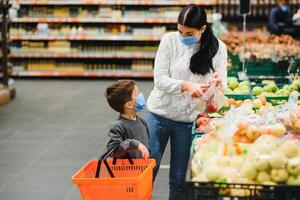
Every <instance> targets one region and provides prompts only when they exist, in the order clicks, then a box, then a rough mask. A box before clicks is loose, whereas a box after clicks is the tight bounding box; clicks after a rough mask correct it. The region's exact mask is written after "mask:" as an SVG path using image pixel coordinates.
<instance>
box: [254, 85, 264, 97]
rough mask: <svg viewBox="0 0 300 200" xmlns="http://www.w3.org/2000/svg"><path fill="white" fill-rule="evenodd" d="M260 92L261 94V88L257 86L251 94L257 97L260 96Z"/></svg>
mask: <svg viewBox="0 0 300 200" xmlns="http://www.w3.org/2000/svg"><path fill="white" fill-rule="evenodd" d="M262 92H263V88H262V87H259V86H255V87H254V88H253V89H252V93H253V95H254V96H258V95H260V94H261V93H262Z"/></svg>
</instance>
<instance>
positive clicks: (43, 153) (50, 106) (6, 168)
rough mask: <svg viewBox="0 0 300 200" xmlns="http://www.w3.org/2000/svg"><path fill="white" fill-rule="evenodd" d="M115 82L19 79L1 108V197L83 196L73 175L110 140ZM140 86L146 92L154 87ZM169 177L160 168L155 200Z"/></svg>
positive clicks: (37, 199)
mask: <svg viewBox="0 0 300 200" xmlns="http://www.w3.org/2000/svg"><path fill="white" fill-rule="evenodd" d="M112 82H113V81H77V80H72V81H63V80H48V81H40V80H18V81H17V98H16V99H15V100H14V101H13V102H11V103H10V104H9V105H6V106H5V107H2V108H0V166H1V167H0V199H3V200H18V199H22V200H41V199H43V200H48V199H49V200H53V199H60V200H79V199H80V197H79V192H78V191H77V188H75V187H74V186H73V185H72V183H71V176H72V175H73V174H74V173H75V172H76V171H77V170H78V169H79V168H80V167H81V166H83V165H84V164H85V163H86V162H87V161H88V160H90V159H95V158H97V155H98V153H99V152H101V150H102V149H103V145H104V144H105V143H106V140H107V136H106V129H107V126H108V123H110V122H111V121H112V120H113V119H114V118H115V117H116V116H117V115H116V113H114V112H112V111H111V110H110V108H109V107H108V105H107V103H106V102H105V99H104V97H103V94H104V89H105V88H106V87H107V86H108V85H109V84H111V83H112ZM138 85H139V87H140V90H141V91H143V92H144V94H145V95H146V96H148V95H149V93H150V91H151V89H152V87H153V83H152V81H138ZM167 152H168V151H167ZM168 157H169V156H168V155H166V156H165V159H164V161H163V164H168ZM167 179H168V170H167V169H162V170H160V174H159V177H158V178H157V182H156V185H159V187H156V188H157V189H156V190H155V192H154V198H153V199H157V200H158V199H159V200H163V199H167V194H168V183H167Z"/></svg>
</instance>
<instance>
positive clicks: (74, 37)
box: [10, 35, 161, 41]
mask: <svg viewBox="0 0 300 200" xmlns="http://www.w3.org/2000/svg"><path fill="white" fill-rule="evenodd" d="M160 39H161V37H158V36H132V35H107V36H103V35H102V36H99V35H65V36H64V35H11V36H10V40H81V41H84V40H87V41H89V40H98V41H160Z"/></svg>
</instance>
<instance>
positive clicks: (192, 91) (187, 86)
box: [181, 81, 209, 98]
mask: <svg viewBox="0 0 300 200" xmlns="http://www.w3.org/2000/svg"><path fill="white" fill-rule="evenodd" d="M208 88H209V84H197V83H191V82H188V81H186V82H184V83H183V84H182V88H181V90H182V92H188V93H189V95H190V96H191V97H193V98H199V97H201V96H202V95H203V94H204V93H205V92H206V91H207V89H208Z"/></svg>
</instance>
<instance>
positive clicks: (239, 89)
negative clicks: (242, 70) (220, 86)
mask: <svg viewBox="0 0 300 200" xmlns="http://www.w3.org/2000/svg"><path fill="white" fill-rule="evenodd" d="M227 86H228V87H227V90H226V92H225V94H250V82H249V81H242V82H239V81H238V80H237V78H235V77H228V78H227Z"/></svg>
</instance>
